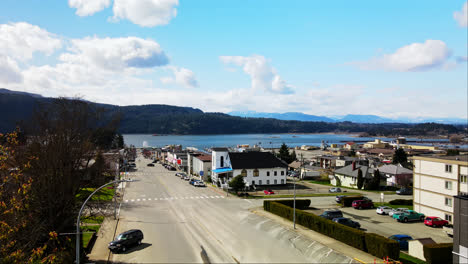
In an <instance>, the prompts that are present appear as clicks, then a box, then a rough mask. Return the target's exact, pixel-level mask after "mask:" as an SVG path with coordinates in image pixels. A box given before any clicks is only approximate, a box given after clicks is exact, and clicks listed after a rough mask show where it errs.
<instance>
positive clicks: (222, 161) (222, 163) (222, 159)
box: [220, 156, 224, 168]
mask: <svg viewBox="0 0 468 264" xmlns="http://www.w3.org/2000/svg"><path fill="white" fill-rule="evenodd" d="M220 165H221V166H220V168H224V157H223V156H221V162H220Z"/></svg>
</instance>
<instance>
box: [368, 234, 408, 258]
mask: <svg viewBox="0 0 468 264" xmlns="http://www.w3.org/2000/svg"><path fill="white" fill-rule="evenodd" d="M366 248H367V252H369V254H371V255H373V256H376V257H379V258H381V259H383V258H386V257H389V258H391V259H394V260H398V259H399V257H400V244H398V242H397V241H395V240H392V239H388V238H386V237H383V236H381V235H378V234H374V233H366Z"/></svg>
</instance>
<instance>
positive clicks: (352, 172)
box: [330, 162, 385, 188]
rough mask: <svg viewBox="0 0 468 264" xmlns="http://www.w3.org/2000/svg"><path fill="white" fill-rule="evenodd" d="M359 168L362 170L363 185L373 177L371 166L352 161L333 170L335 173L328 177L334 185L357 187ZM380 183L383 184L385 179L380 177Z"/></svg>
mask: <svg viewBox="0 0 468 264" xmlns="http://www.w3.org/2000/svg"><path fill="white" fill-rule="evenodd" d="M359 170H361V171H362V177H363V178H364V185H365V183H366V182H367V181H370V180H371V179H372V178H373V177H374V169H373V168H370V167H368V166H364V165H360V164H357V163H356V162H353V163H352V164H351V165H348V166H346V167H343V168H341V169H337V170H335V175H333V176H331V177H330V183H331V184H333V185H334V186H344V187H350V188H357V176H358V171H359ZM380 184H381V185H385V179H383V178H382V179H381V183H380ZM364 185H363V186H364Z"/></svg>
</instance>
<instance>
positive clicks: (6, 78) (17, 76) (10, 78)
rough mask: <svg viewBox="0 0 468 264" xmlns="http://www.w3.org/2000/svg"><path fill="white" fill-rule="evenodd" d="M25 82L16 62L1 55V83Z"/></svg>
mask: <svg viewBox="0 0 468 264" xmlns="http://www.w3.org/2000/svg"><path fill="white" fill-rule="evenodd" d="M22 80H23V76H22V75H21V71H20V69H19V67H18V64H17V63H16V61H14V60H12V59H11V58H9V57H8V56H5V55H1V54H0V83H19V82H21V81H22Z"/></svg>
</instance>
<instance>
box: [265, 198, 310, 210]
mask: <svg viewBox="0 0 468 264" xmlns="http://www.w3.org/2000/svg"><path fill="white" fill-rule="evenodd" d="M272 202H277V203H280V204H283V205H286V206H289V207H293V206H294V200H264V201H263V209H264V210H265V211H270V209H269V208H270V207H269V206H270V204H271V203H272ZM309 205H310V199H296V209H302V210H303V209H307V208H309Z"/></svg>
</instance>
